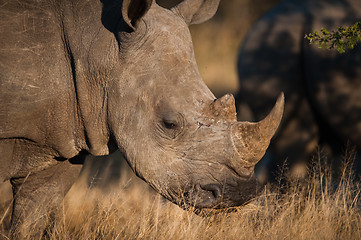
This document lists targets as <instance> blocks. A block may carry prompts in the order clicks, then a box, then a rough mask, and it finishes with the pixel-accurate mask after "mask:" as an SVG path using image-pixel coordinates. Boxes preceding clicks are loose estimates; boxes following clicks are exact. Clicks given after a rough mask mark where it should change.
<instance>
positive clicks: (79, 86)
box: [60, 1, 118, 155]
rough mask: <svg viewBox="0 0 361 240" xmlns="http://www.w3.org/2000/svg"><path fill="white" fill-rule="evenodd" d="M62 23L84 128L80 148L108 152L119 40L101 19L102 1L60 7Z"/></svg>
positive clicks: (80, 119)
mask: <svg viewBox="0 0 361 240" xmlns="http://www.w3.org/2000/svg"><path fill="white" fill-rule="evenodd" d="M61 9H62V10H61V11H62V12H61V14H60V16H61V24H62V25H63V26H62V30H63V38H64V39H63V41H64V45H65V51H66V55H67V57H68V60H69V68H70V69H71V71H72V76H73V81H74V87H75V89H74V91H75V93H76V105H77V109H78V113H77V114H78V116H77V117H78V120H79V123H80V125H81V126H82V127H83V131H84V139H83V146H81V148H83V149H86V150H87V151H89V152H90V153H91V154H93V155H107V154H108V153H109V150H108V142H109V131H108V127H107V119H106V118H107V109H108V108H107V81H108V79H109V75H110V72H111V69H112V68H113V66H114V63H116V58H117V46H118V45H117V42H116V39H115V38H114V35H113V34H112V33H111V32H110V31H108V30H107V29H106V28H104V26H103V24H102V22H101V19H102V18H101V14H102V5H101V2H100V1H99V2H88V1H84V2H83V1H82V2H80V1H79V2H77V4H73V3H72V2H70V3H68V4H64V5H63V6H61Z"/></svg>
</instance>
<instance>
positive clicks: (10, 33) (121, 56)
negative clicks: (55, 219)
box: [0, 0, 284, 225]
mask: <svg viewBox="0 0 361 240" xmlns="http://www.w3.org/2000/svg"><path fill="white" fill-rule="evenodd" d="M218 5H219V0H184V1H182V2H181V3H179V4H178V5H176V6H175V7H173V8H172V9H170V10H169V9H165V8H162V7H160V6H158V5H157V4H156V3H155V2H154V1H153V0H123V1H116V0H101V1H83V0H69V1H68V0H36V1H35V0H28V1H2V2H1V10H0V14H1V17H0V19H1V20H0V21H1V22H0V26H1V28H0V30H1V34H0V42H1V43H0V54H1V57H0V84H1V88H0V101H1V105H0V156H1V158H0V181H1V182H2V181H5V180H10V182H11V184H12V187H13V193H14V207H13V213H12V224H13V225H14V224H17V223H21V222H22V221H23V220H24V219H25V217H26V216H28V215H29V213H30V212H31V210H32V209H34V208H36V207H37V208H38V210H37V211H36V213H33V215H32V216H31V218H32V219H33V220H34V222H36V221H37V222H39V224H40V222H41V219H43V215H46V212H47V211H48V209H49V208H50V209H53V208H54V207H56V206H57V205H59V203H60V202H61V201H62V199H63V197H64V195H65V194H66V192H67V191H68V189H69V188H70V186H71V185H72V183H73V182H74V181H75V179H76V178H77V177H78V175H79V172H80V170H81V167H82V163H83V160H84V157H85V156H87V155H93V156H103V155H108V154H109V153H112V152H114V151H115V150H117V149H119V150H120V151H121V153H122V155H123V156H124V157H125V158H126V160H127V162H128V164H129V165H130V167H131V168H132V169H133V170H134V172H135V173H136V174H137V176H139V177H140V178H141V179H143V180H144V181H146V182H147V183H148V184H149V185H150V186H151V187H152V188H154V189H155V190H156V191H157V192H158V193H160V194H161V195H163V196H164V197H165V198H167V199H168V200H170V201H172V202H174V203H176V204H178V205H180V206H182V207H184V208H189V207H194V208H195V209H208V208H228V207H233V206H239V205H242V204H245V203H247V202H248V201H249V200H250V199H251V198H253V197H254V196H256V194H257V189H259V187H260V186H261V185H260V184H259V183H258V181H257V179H256V177H255V175H254V166H255V164H256V163H257V162H258V161H259V160H260V159H261V157H262V156H263V154H264V153H265V151H266V149H267V147H268V145H269V142H270V139H271V138H272V136H273V135H274V133H275V131H276V129H277V127H278V125H279V123H280V121H281V118H282V114H283V106H284V98H283V95H282V93H281V94H280V96H279V98H278V100H277V102H276V104H275V107H274V109H273V110H272V111H271V112H270V114H269V115H268V116H267V117H265V118H264V119H263V120H262V121H259V122H238V121H237V119H236V108H235V100H234V97H233V95H231V94H226V95H225V96H223V97H221V98H218V99H216V98H215V96H214V95H213V94H212V92H211V91H210V90H209V88H208V87H207V86H206V84H205V83H204V82H203V80H202V78H201V76H200V74H199V71H198V68H197V64H196V61H195V57H194V52H193V46H192V40H191V36H190V33H189V30H188V26H189V25H191V24H198V23H202V22H204V21H206V20H208V19H209V18H211V17H212V16H213V15H214V14H215V12H216V10H217V7H218ZM39 203H43V204H39ZM39 205H41V206H43V207H41V206H39ZM28 217H29V216H28Z"/></svg>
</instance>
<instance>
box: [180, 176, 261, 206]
mask: <svg viewBox="0 0 361 240" xmlns="http://www.w3.org/2000/svg"><path fill="white" fill-rule="evenodd" d="M261 189H262V184H260V183H258V181H257V180H256V178H255V177H254V176H252V177H251V178H249V179H247V180H240V179H238V180H237V181H236V182H233V183H232V184H219V183H212V184H204V185H202V184H196V185H194V186H193V187H192V188H191V189H190V190H188V191H186V192H184V193H183V194H182V200H181V204H180V205H181V206H182V207H183V208H184V209H190V208H193V209H196V210H200V209H229V208H232V207H237V206H241V205H245V204H247V203H248V202H250V201H251V200H252V199H253V198H254V197H256V196H257V195H258V194H259V192H260V190H261Z"/></svg>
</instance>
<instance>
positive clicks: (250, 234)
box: [0, 161, 361, 240]
mask: <svg viewBox="0 0 361 240" xmlns="http://www.w3.org/2000/svg"><path fill="white" fill-rule="evenodd" d="M323 166H325V165H324V164H323V163H321V161H320V162H319V163H318V164H316V165H315V167H313V168H312V169H310V174H309V177H308V178H307V179H303V180H298V181H291V182H288V184H283V185H282V186H281V185H276V186H274V187H271V186H270V185H268V186H266V187H265V189H264V191H263V193H262V194H261V195H260V196H259V197H258V198H256V199H254V201H252V202H251V203H249V204H248V205H245V206H241V207H237V208H235V209H234V211H233V212H228V213H224V212H223V213H222V212H214V213H212V214H208V216H206V217H201V216H198V215H196V214H194V213H193V212H191V211H185V210H183V209H181V208H179V207H178V206H176V205H174V204H172V203H170V202H168V201H167V200H164V199H163V198H162V197H161V196H159V195H158V194H156V193H154V192H153V191H152V190H151V189H150V188H149V187H148V186H147V185H146V184H145V183H143V182H142V183H140V182H138V181H139V180H137V178H136V177H135V176H134V175H133V174H132V173H130V171H128V170H125V171H124V172H123V174H122V178H121V180H120V182H119V184H117V187H116V188H115V189H114V190H113V191H112V192H108V193H104V191H102V190H101V189H99V188H97V187H94V188H93V189H89V188H87V187H84V185H83V184H84V183H82V181H79V182H78V183H77V184H76V185H75V186H74V187H73V188H72V189H71V191H70V192H69V194H68V195H67V197H66V199H65V201H64V203H63V204H62V206H61V207H60V208H59V211H58V212H57V213H56V215H55V220H54V221H53V223H52V224H51V225H50V226H48V228H47V229H46V231H47V237H48V238H49V239H54V240H55V239H197V240H199V239H361V212H360V209H359V197H360V196H359V194H360V189H359V184H358V183H355V182H354V181H352V177H351V176H352V175H351V174H350V171H349V169H350V168H349V167H348V166H349V165H347V166H346V167H345V168H344V170H343V171H341V172H340V174H339V176H340V179H338V180H337V181H336V179H333V177H332V172H331V171H330V170H329V169H327V168H324V167H323ZM4 207H6V206H3V209H1V210H0V217H1V216H2V215H3V214H4ZM1 224H2V228H3V229H2V230H3V231H4V230H6V229H4V226H8V224H5V225H4V223H1ZM25 224H27V225H31V223H29V222H25ZM39 231H40V232H43V231H44V229H38V228H35V229H30V230H29V234H28V236H29V237H28V238H27V239H34V238H33V237H32V236H34V235H36V233H37V232H39ZM2 238H4V239H6V237H5V235H2Z"/></svg>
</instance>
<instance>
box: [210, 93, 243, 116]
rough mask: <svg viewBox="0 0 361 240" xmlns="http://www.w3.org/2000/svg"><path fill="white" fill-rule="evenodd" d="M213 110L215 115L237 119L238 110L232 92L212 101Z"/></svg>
mask: <svg viewBox="0 0 361 240" xmlns="http://www.w3.org/2000/svg"><path fill="white" fill-rule="evenodd" d="M210 107H211V112H212V114H213V115H214V116H215V117H218V118H221V119H225V120H227V121H237V112H236V104H235V100H234V96H233V95H232V94H230V93H228V94H226V95H224V96H223V97H221V98H218V99H216V100H214V102H213V103H211V106H210Z"/></svg>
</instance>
